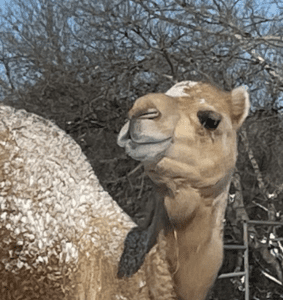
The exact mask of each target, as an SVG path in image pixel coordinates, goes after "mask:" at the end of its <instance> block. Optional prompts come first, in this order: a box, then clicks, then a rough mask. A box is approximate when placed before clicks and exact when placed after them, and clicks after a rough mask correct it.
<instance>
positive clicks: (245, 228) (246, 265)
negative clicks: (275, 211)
mask: <svg viewBox="0 0 283 300" xmlns="http://www.w3.org/2000/svg"><path fill="white" fill-rule="evenodd" d="M249 225H267V226H283V223H282V222H275V221H254V220H250V221H244V222H243V240H244V245H224V249H225V250H244V271H242V272H233V273H226V274H221V275H220V276H219V277H218V279H222V278H230V277H237V276H245V300H249V297H250V295H249V237H248V226H249Z"/></svg>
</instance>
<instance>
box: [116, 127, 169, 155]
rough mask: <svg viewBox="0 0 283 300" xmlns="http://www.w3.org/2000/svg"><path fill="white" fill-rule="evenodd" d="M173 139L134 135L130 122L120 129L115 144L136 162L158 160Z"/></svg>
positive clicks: (142, 134)
mask: <svg viewBox="0 0 283 300" xmlns="http://www.w3.org/2000/svg"><path fill="white" fill-rule="evenodd" d="M172 140H173V137H171V136H169V137H160V136H159V137H155V136H154V134H151V132H149V133H148V134H144V133H140V134H136V133H134V132H132V131H131V130H130V122H127V123H126V124H125V125H124V126H123V128H122V129H121V131H120V133H119V135H118V139H117V143H118V145H119V146H120V147H122V148H125V151H126V153H127V154H128V155H129V156H131V157H132V158H133V159H135V160H138V161H156V160H157V159H160V158H161V157H162V156H163V155H164V153H165V152H166V150H167V149H168V147H170V145H171V144H172Z"/></svg>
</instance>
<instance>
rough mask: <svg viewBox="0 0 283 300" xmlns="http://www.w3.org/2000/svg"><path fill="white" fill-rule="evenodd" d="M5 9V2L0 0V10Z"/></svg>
mask: <svg viewBox="0 0 283 300" xmlns="http://www.w3.org/2000/svg"><path fill="white" fill-rule="evenodd" d="M6 2H7V3H9V1H7V0H6ZM4 7H5V0H0V8H4Z"/></svg>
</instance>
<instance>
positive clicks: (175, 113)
mask: <svg viewBox="0 0 283 300" xmlns="http://www.w3.org/2000/svg"><path fill="white" fill-rule="evenodd" d="M249 108H250V104H249V96H248V93H247V91H246V90H245V88H243V87H238V88H235V89H233V90H232V91H231V92H226V91H222V90H220V89H219V88H217V87H215V86H213V85H211V84H208V83H201V82H190V81H185V82H180V83H178V84H176V85H175V86H173V87H172V88H171V89H170V90H168V91H167V92H166V93H165V94H162V93H156V94H153V93H152V94H148V95H145V96H143V97H141V98H139V99H137V100H136V101H135V103H134V105H133V107H132V109H131V110H130V111H129V114H128V116H129V121H128V122H127V123H126V124H125V125H124V127H123V128H122V129H121V131H120V134H119V137H118V144H119V146H121V147H124V148H125V151H126V153H127V154H128V155H130V156H131V157H132V158H133V159H135V160H138V161H141V162H142V163H143V165H144V168H145V172H146V174H147V175H148V176H149V177H150V178H151V179H152V181H153V182H154V183H155V184H156V185H157V186H158V188H159V190H160V198H161V199H162V201H164V204H163V205H164V207H165V211H166V213H167V215H168V219H169V222H170V224H171V226H172V230H167V232H165V241H166V244H167V248H166V259H167V261H168V263H169V269H170V272H171V274H172V277H173V281H174V284H175V291H176V293H177V295H178V297H179V298H180V299H183V300H203V299H205V297H206V295H207V294H208V291H209V290H210V288H211V286H212V285H213V283H214V281H215V279H216V277H217V273H218V271H219V269H220V267H221V264H222V260H223V219H224V213H225V209H226V201H227V196H228V189H229V186H230V181H231V176H232V174H233V171H234V168H235V163H236V158H237V131H238V129H239V128H240V127H241V125H242V124H243V122H244V120H245V118H246V117H247V115H248V112H249ZM160 220H162V217H160ZM155 223H156V221H155ZM162 226H163V225H162ZM157 227H158V226H157ZM159 232H162V230H161V228H160V226H159V227H158V232H157V233H156V232H154V231H153V232H151V231H150V234H153V235H154V234H155V235H158V234H159ZM151 240H152V239H151ZM126 247H127V245H126V243H125V248H126ZM150 247H152V243H150V245H149V248H150ZM149 250H150V249H147V250H146V251H147V252H148V251H149ZM125 251H127V249H124V253H125Z"/></svg>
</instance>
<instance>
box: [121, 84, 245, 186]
mask: <svg viewBox="0 0 283 300" xmlns="http://www.w3.org/2000/svg"><path fill="white" fill-rule="evenodd" d="M248 111H249V97H248V93H247V92H246V90H245V89H244V88H243V87H239V88H235V89H234V90H232V91H231V92H225V91H222V90H220V89H218V88H216V87H214V86H212V85H210V84H207V83H198V82H190V81H185V82H180V83H178V84H176V85H175V86H173V87H172V88H171V89H170V90H169V91H167V92H166V93H165V94H161V93H157V94H148V95H145V96H143V97H141V98H139V99H137V100H136V102H135V104H134V106H133V107H132V109H131V110H130V112H129V121H128V122H127V123H126V124H125V125H124V127H123V128H122V130H121V132H120V134H119V137H118V144H119V145H120V146H121V147H124V148H125V150H126V152H127V153H128V155H130V156H131V157H132V158H134V159H136V160H139V161H142V162H143V164H144V165H145V169H146V171H147V173H148V174H149V176H150V177H151V178H152V179H153V181H155V182H156V183H158V182H159V183H162V182H165V183H166V182H169V181H174V182H175V184H177V185H178V184H182V183H185V182H189V183H190V185H191V186H192V187H195V188H201V187H206V186H212V185H214V184H216V183H217V182H218V181H219V180H221V179H222V178H223V177H225V175H226V174H227V173H229V172H231V171H232V170H233V168H234V166H235V162H236V157H237V144H236V131H237V129H239V127H240V126H241V125H242V123H243V121H244V120H245V118H246V116H247V114H248Z"/></svg>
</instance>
